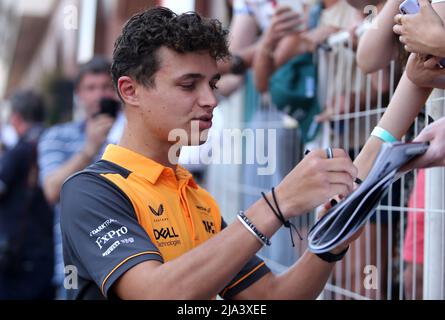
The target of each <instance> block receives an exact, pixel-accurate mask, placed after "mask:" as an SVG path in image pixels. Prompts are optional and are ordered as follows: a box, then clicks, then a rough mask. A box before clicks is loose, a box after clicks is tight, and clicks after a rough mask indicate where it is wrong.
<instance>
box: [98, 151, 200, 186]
mask: <svg viewBox="0 0 445 320" xmlns="http://www.w3.org/2000/svg"><path fill="white" fill-rule="evenodd" d="M102 160H106V161H110V162H113V163H115V164H117V165H119V166H121V167H123V168H125V169H127V170H129V171H131V172H134V173H136V174H139V175H142V176H143V177H144V178H146V179H147V180H148V181H150V183H152V184H156V182H157V181H158V179H159V177H160V176H161V175H164V176H165V177H170V178H171V177H172V176H176V179H178V181H180V182H181V181H186V182H187V183H188V185H189V186H191V187H193V188H195V189H197V188H198V185H197V184H196V182H195V180H194V179H193V176H192V174H191V173H190V172H188V171H187V169H185V168H183V167H182V166H180V165H178V166H177V168H176V173H175V172H173V170H172V169H171V168H168V167H164V166H163V165H161V164H160V163H158V162H156V161H153V160H151V159H150V158H147V157H145V156H143V155H141V154H139V153H136V152H134V151H131V150H129V149H126V148H123V147H121V146H117V145H113V144H110V145H108V146H107V148H106V149H105V152H104V155H103V156H102Z"/></svg>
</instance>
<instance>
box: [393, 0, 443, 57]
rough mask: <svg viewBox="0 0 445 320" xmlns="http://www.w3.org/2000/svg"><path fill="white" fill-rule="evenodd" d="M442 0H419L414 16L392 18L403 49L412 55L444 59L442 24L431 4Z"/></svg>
mask: <svg viewBox="0 0 445 320" xmlns="http://www.w3.org/2000/svg"><path fill="white" fill-rule="evenodd" d="M441 2H445V1H444V0H433V1H432V2H431V3H430V1H429V0H419V1H418V3H419V11H418V13H417V12H413V13H416V14H398V15H396V16H395V17H394V21H395V22H396V25H394V28H393V30H394V32H395V33H396V34H398V35H399V36H400V37H399V39H400V42H402V43H403V44H404V45H405V49H406V50H407V51H409V52H412V53H418V54H423V55H432V56H435V57H445V37H444V34H445V27H444V22H443V21H442V19H441V18H440V16H439V15H438V14H437V12H436V11H435V10H434V9H433V4H435V3H441Z"/></svg>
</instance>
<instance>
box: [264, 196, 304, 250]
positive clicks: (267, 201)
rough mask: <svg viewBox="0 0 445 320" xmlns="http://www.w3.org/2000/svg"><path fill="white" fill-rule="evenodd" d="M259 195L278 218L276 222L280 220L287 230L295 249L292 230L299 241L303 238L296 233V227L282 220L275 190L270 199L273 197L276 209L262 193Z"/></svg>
mask: <svg viewBox="0 0 445 320" xmlns="http://www.w3.org/2000/svg"><path fill="white" fill-rule="evenodd" d="M261 195H262V196H263V198H264V200H265V201H266V203H267V204H268V206H269V207H270V209H271V210H272V212H273V213H274V214H275V216H276V217H277V218H278V220H280V222H281V223H282V224H283V225H284V227H285V228H288V229H289V233H290V239H291V241H292V247H295V242H294V237H293V235H292V228H294V230H295V232H296V233H297V234H298V237H299V238H300V240H303V238H302V237H301V235H300V233H299V232H298V229H297V227H295V225H294V224H293V223H292V222H290V221H286V219H284V216H283V213H282V212H281V210H280V206H279V205H278V201H277V197H276V196H275V188H272V197H273V200H274V202H275V206H276V209H275V208H274V207H273V206H272V204H271V203H270V202H269V200H268V199H267V197H266V195H265V194H264V192H261Z"/></svg>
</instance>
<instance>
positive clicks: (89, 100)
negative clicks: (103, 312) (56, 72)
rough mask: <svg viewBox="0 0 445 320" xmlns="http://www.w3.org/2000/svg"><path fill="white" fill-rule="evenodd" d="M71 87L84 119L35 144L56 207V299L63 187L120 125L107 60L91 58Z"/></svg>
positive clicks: (42, 180)
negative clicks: (60, 202)
mask: <svg viewBox="0 0 445 320" xmlns="http://www.w3.org/2000/svg"><path fill="white" fill-rule="evenodd" d="M74 85H75V94H76V101H77V108H78V110H79V111H81V114H83V115H84V117H83V119H81V120H79V121H72V122H69V123H65V124H61V125H56V126H53V127H51V128H49V129H48V130H46V131H45V132H44V133H43V135H42V137H41V138H40V141H39V144H38V161H39V169H40V172H39V179H40V183H41V184H42V187H43V191H44V194H45V197H46V199H47V200H48V202H49V203H50V204H51V205H53V206H54V207H55V234H54V239H55V250H56V267H55V280H54V281H55V282H56V283H57V285H58V293H57V297H58V298H59V299H63V298H65V294H64V292H65V290H64V288H63V278H64V276H65V275H64V272H63V268H64V266H63V257H62V240H61V236H60V225H59V219H60V211H59V206H58V203H59V198H60V190H61V187H62V184H63V182H64V181H65V180H66V179H67V178H68V177H69V176H71V175H72V174H74V173H75V172H77V171H80V170H83V169H84V168H85V167H86V166H88V165H89V164H91V163H92V162H94V161H95V160H96V159H97V157H99V155H100V154H99V153H100V152H101V150H102V149H103V147H104V144H105V142H106V141H107V137H108V136H110V135H111V134H113V135H114V136H115V138H114V139H116V138H117V139H119V138H120V135H121V130H122V129H120V128H121V127H122V125H120V126H116V125H115V120H116V119H115V118H114V117H113V116H112V115H110V111H113V115H114V114H115V113H114V111H116V110H111V109H116V108H117V106H116V103H117V104H119V103H118V102H117V101H118V100H117V99H118V97H117V96H116V93H115V89H114V86H113V82H112V80H111V76H110V63H109V62H108V61H107V60H106V59H104V58H102V57H94V58H93V59H92V60H90V61H88V62H87V63H85V64H83V65H81V66H80V67H79V72H78V75H77V77H76V79H75V81H74ZM104 99H108V100H104ZM110 99H111V100H110ZM107 101H108V102H107ZM109 101H115V102H114V103H113V102H112V103H111V107H110V102H109ZM107 104H108V106H107ZM104 107H105V109H104ZM122 121H123V120H122V116H119V117H118V121H117V123H122ZM110 131H111V132H110Z"/></svg>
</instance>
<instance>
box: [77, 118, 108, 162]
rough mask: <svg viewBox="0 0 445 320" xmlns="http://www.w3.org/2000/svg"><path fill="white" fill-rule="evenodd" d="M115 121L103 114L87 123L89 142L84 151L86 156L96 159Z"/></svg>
mask: <svg viewBox="0 0 445 320" xmlns="http://www.w3.org/2000/svg"><path fill="white" fill-rule="evenodd" d="M114 120H115V119H114V118H112V117H110V116H108V115H104V114H101V115H98V116H97V117H94V118H92V119H89V120H88V121H87V127H86V135H87V141H86V143H85V147H84V149H83V152H84V153H85V155H86V156H88V157H90V158H94V157H95V156H96V155H97V154H98V153H99V151H100V149H101V147H102V146H103V144H104V143H105V140H106V139H107V136H108V133H109V132H110V130H111V127H112V126H113V124H114Z"/></svg>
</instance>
